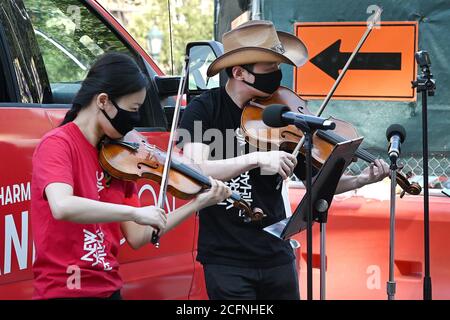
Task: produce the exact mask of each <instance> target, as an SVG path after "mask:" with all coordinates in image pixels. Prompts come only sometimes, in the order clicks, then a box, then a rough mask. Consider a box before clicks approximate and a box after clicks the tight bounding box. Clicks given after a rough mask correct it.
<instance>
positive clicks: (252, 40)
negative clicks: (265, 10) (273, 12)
mask: <svg viewBox="0 0 450 320" xmlns="http://www.w3.org/2000/svg"><path fill="white" fill-rule="evenodd" d="M222 43H223V48H224V53H227V52H229V51H232V50H235V49H239V48H242V47H257V48H265V49H270V50H273V51H276V52H278V53H284V48H283V45H282V44H281V42H280V39H279V38H278V35H277V31H276V30H275V27H274V25H273V23H272V22H270V21H261V20H252V21H248V22H246V23H244V24H242V25H240V26H239V27H237V28H235V29H233V30H231V31H229V32H227V33H225V34H224V35H223V37H222Z"/></svg>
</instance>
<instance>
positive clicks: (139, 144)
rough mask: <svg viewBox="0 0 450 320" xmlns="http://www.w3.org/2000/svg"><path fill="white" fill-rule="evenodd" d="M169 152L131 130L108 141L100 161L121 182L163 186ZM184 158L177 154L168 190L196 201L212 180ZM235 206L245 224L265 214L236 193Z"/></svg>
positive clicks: (174, 157)
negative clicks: (241, 213)
mask: <svg viewBox="0 0 450 320" xmlns="http://www.w3.org/2000/svg"><path fill="white" fill-rule="evenodd" d="M165 160H166V152H164V151H162V150H161V149H159V148H158V147H156V146H155V145H153V144H150V143H148V141H147V139H146V137H144V136H143V135H142V134H140V133H139V132H137V131H136V130H132V131H130V132H129V133H128V134H126V135H125V136H124V137H123V138H122V139H120V140H105V141H104V142H103V143H102V145H101V149H100V154H99V162H100V165H101V166H102V168H103V169H104V170H105V171H106V172H108V173H109V174H110V175H111V176H112V177H114V178H117V179H120V180H128V181H136V180H138V179H141V178H147V179H151V180H153V181H155V182H157V183H161V180H162V176H163V171H164V163H165ZM186 161H187V160H184V158H183V161H182V160H181V156H178V155H175V154H174V155H173V156H172V159H171V167H170V171H169V174H168V184H167V190H168V191H169V192H170V193H171V194H172V195H173V196H175V197H177V198H180V199H184V200H187V199H192V198H194V197H195V196H196V195H197V194H198V193H200V192H203V191H204V190H205V189H208V188H210V187H211V183H210V181H209V179H208V177H206V176H204V175H203V174H201V173H200V171H199V170H198V169H197V168H195V167H194V165H192V164H189V165H188V164H187V163H186ZM230 199H231V200H233V206H235V207H236V208H238V209H240V210H242V212H243V214H244V221H245V222H250V221H259V220H261V219H262V218H263V217H264V216H265V215H264V213H263V212H262V210H261V209H259V208H254V209H252V208H251V207H250V205H249V204H248V203H247V202H246V201H245V200H243V199H242V197H241V195H240V194H238V193H236V192H233V193H232V195H231V197H230Z"/></svg>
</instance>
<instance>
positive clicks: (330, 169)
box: [264, 138, 363, 300]
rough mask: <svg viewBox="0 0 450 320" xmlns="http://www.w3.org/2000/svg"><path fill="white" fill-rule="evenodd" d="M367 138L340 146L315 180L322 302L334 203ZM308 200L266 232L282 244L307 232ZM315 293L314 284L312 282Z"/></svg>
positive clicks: (314, 195)
mask: <svg viewBox="0 0 450 320" xmlns="http://www.w3.org/2000/svg"><path fill="white" fill-rule="evenodd" d="M362 140H363V138H358V139H354V140H349V141H345V142H342V143H338V144H337V145H336V146H335V147H334V149H333V151H332V153H331V155H330V156H329V158H328V159H327V160H326V162H325V163H324V165H323V166H322V168H321V169H320V171H319V172H318V173H317V175H316V176H315V177H314V181H313V184H312V197H311V198H312V199H311V201H312V204H313V221H317V222H319V223H320V236H321V237H320V298H321V300H324V299H325V263H326V262H325V240H326V223H327V218H328V208H329V207H330V206H331V202H332V201H333V196H334V193H335V192H336V187H337V185H338V183H339V180H340V179H341V176H342V174H343V173H344V170H345V169H346V168H347V167H348V165H349V164H350V163H351V162H352V160H353V158H354V154H355V152H356V150H357V149H358V147H359V145H360V144H361V142H362ZM306 200H307V196H306V195H305V196H304V197H303V199H302V201H301V202H300V204H299V205H298V206H297V208H296V209H295V212H294V213H293V214H292V216H291V217H289V218H286V219H284V220H282V221H280V222H277V223H275V224H272V225H270V226H268V227H266V228H264V231H266V232H268V233H270V234H272V235H274V236H275V237H277V238H280V239H282V240H286V239H289V238H290V237H292V236H293V235H295V234H297V233H299V232H301V231H303V230H305V229H307V227H308V223H307V221H308V220H307V213H308V210H307V201H306ZM307 260H308V261H307V265H308V269H309V270H308V271H309V272H311V274H312V253H308V259H307ZM308 282H309V283H308V287H309V289H310V290H311V292H312V281H308Z"/></svg>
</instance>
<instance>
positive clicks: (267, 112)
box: [263, 104, 291, 128]
mask: <svg viewBox="0 0 450 320" xmlns="http://www.w3.org/2000/svg"><path fill="white" fill-rule="evenodd" d="M287 111H291V109H289V107H288V106H285V105H282V104H272V105H270V106H268V107H267V108H265V109H264V111H263V122H264V123H265V125H266V126H269V127H274V128H279V127H284V126H286V124H285V123H284V122H283V117H282V115H283V113H285V112H287Z"/></svg>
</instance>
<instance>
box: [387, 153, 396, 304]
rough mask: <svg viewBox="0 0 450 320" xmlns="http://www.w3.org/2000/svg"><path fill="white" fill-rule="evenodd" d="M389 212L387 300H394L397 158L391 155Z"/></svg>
mask: <svg viewBox="0 0 450 320" xmlns="http://www.w3.org/2000/svg"><path fill="white" fill-rule="evenodd" d="M390 169H391V212H390V226H389V281H388V282H387V287H386V289H387V295H388V300H395V288H396V283H395V280H394V257H395V255H394V249H395V200H396V199H395V187H396V186H397V169H398V167H397V158H396V157H391V166H390Z"/></svg>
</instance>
